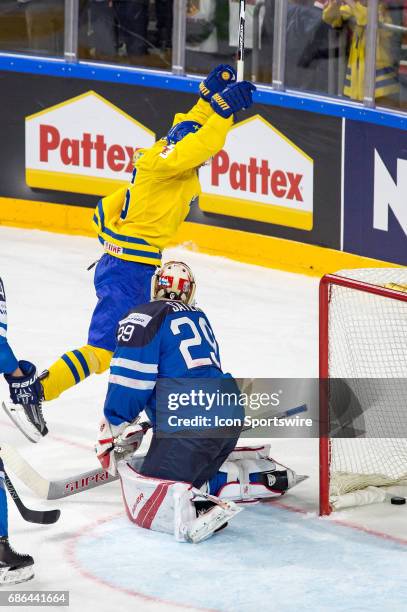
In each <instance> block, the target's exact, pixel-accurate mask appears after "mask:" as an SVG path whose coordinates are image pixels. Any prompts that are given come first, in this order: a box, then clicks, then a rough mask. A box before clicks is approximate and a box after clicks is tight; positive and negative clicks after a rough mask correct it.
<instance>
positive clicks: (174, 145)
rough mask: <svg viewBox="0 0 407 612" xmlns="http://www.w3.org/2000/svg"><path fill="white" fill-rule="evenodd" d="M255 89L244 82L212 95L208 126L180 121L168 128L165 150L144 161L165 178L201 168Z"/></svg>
mask: <svg viewBox="0 0 407 612" xmlns="http://www.w3.org/2000/svg"><path fill="white" fill-rule="evenodd" d="M255 89H256V87H255V86H254V85H253V84H252V83H250V82H248V81H242V82H240V83H234V84H233V85H230V86H229V87H227V88H226V89H225V90H224V91H222V92H221V93H216V94H215V95H213V96H212V98H211V107H212V109H213V110H214V111H215V112H214V113H213V114H212V116H211V117H210V118H209V119H208V120H207V122H206V123H205V125H203V126H202V125H200V124H199V123H198V122H191V121H183V122H181V123H178V124H177V125H175V126H174V127H173V128H172V129H171V130H170V131H169V133H168V135H167V138H166V140H167V145H166V146H164V147H163V149H162V151H161V152H160V153H159V154H158V155H155V156H154V158H153V159H151V158H149V157H147V156H146V160H145V162H146V163H151V166H150V169H151V170H152V171H154V172H155V173H156V175H157V176H163V177H169V176H174V175H177V174H182V173H183V172H185V171H186V170H190V169H193V168H198V167H199V166H200V165H202V164H203V163H205V162H206V161H208V159H210V158H211V157H212V156H213V155H215V154H216V153H218V152H219V151H220V150H221V149H222V147H223V145H224V144H225V140H226V136H227V133H228V131H229V129H230V128H231V126H232V124H233V115H234V114H235V113H237V112H238V111H240V110H243V109H247V108H250V106H251V105H252V104H253V97H252V95H253V91H255ZM185 134H186V135H185ZM142 163H143V160H142Z"/></svg>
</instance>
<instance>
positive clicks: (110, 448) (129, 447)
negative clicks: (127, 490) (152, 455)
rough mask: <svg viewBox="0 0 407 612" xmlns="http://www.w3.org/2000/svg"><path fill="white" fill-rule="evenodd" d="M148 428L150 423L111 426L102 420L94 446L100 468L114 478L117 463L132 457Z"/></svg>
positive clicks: (125, 422) (125, 423) (126, 423)
mask: <svg viewBox="0 0 407 612" xmlns="http://www.w3.org/2000/svg"><path fill="white" fill-rule="evenodd" d="M149 428H150V423H140V424H136V423H134V424H132V423H128V422H127V421H124V423H121V424H120V425H112V423H109V421H108V420H107V419H106V418H104V419H102V421H101V423H100V426H99V432H98V439H97V441H96V445H95V452H96V455H97V458H98V459H99V461H100V464H101V466H102V468H103V469H105V470H107V471H108V472H109V474H111V475H112V476H116V475H117V463H118V462H119V461H121V460H122V459H124V460H128V459H130V458H131V457H132V456H133V454H134V453H135V452H136V450H137V449H138V448H139V447H140V445H141V442H142V440H143V436H144V434H145V433H146V431H147V430H148V429H149Z"/></svg>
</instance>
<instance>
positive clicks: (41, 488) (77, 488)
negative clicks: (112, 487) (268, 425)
mask: <svg viewBox="0 0 407 612" xmlns="http://www.w3.org/2000/svg"><path fill="white" fill-rule="evenodd" d="M307 410H308V408H307V406H306V404H303V405H302V406H297V407H295V408H290V409H289V410H285V411H283V412H279V413H274V414H270V413H268V414H267V415H265V414H261V415H258V418H266V417H268V418H276V419H284V418H286V417H290V416H294V415H295V414H299V413H301V412H306V411H307ZM248 429H254V428H253V427H252V426H251V425H249V426H247V427H245V428H243V431H246V430H248ZM0 456H1V457H3V459H4V461H5V462H6V463H7V465H8V466H9V468H10V469H11V470H12V471H13V472H14V474H15V475H16V476H17V477H18V478H19V479H20V480H21V481H22V482H23V483H24V484H25V485H26V486H27V487H28V488H29V489H31V491H33V492H34V493H35V494H36V495H38V497H42V498H43V499H62V498H64V497H70V496H71V495H76V494H77V493H82V492H83V491H89V490H90V489H95V488H96V487H100V486H101V485H104V484H107V483H109V482H115V481H116V480H118V478H119V476H111V474H109V472H107V471H106V470H103V469H102V468H95V469H93V470H90V471H89V472H85V473H83V474H79V475H76V476H71V477H69V478H61V479H60V480H47V479H46V478H44V477H43V476H41V474H39V473H38V472H37V471H36V470H35V469H34V468H33V467H32V466H31V465H30V464H29V463H28V461H26V460H25V459H24V458H23V457H22V456H21V455H20V453H19V452H18V451H17V450H16V449H15V448H14V447H13V446H10V445H9V444H2V445H1V448H0ZM139 456H142V455H139Z"/></svg>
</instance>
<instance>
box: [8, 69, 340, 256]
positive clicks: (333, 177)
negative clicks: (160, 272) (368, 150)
mask: <svg viewBox="0 0 407 612" xmlns="http://www.w3.org/2000/svg"><path fill="white" fill-rule="evenodd" d="M0 76H1V78H2V86H3V88H2V91H3V93H4V97H5V104H4V108H5V112H4V113H3V114H2V116H0V129H1V132H2V135H3V138H2V141H1V142H0V163H1V164H2V167H3V170H4V181H3V183H2V186H1V188H0V197H9V198H15V199H21V200H35V201H42V202H52V203H61V204H69V205H74V206H75V205H77V206H85V207H94V206H95V205H96V203H97V200H98V197H100V196H103V195H107V194H108V193H112V191H114V190H115V189H117V188H118V187H120V186H122V185H123V184H124V183H126V182H128V181H129V180H130V177H131V170H132V163H131V159H132V151H133V150H134V149H135V148H143V147H149V146H151V145H152V144H153V142H154V141H155V139H156V138H159V137H162V136H164V135H165V134H166V133H167V132H168V130H169V128H170V127H171V125H172V122H173V119H174V116H175V114H176V113H178V112H186V111H188V110H189V109H190V108H191V107H192V106H193V104H194V103H195V102H196V100H197V97H196V95H194V94H189V93H184V92H176V91H171V90H168V89H164V88H163V89H159V88H147V87H141V86H132V85H126V84H117V83H108V82H103V81H95V80H93V81H86V80H84V79H74V78H58V77H51V76H46V75H38V74H18V73H12V72H3V73H0ZM163 81H164V76H163ZM341 121H342V120H341V119H339V118H337V117H329V116H322V115H316V114H313V113H308V112H304V111H299V110H295V109H288V108H280V107H274V106H270V105H266V104H255V105H253V108H252V109H250V111H247V112H244V113H240V114H239V116H238V120H237V122H236V123H235V125H234V126H233V128H232V130H231V131H230V133H229V135H228V138H227V141H226V143H225V146H224V148H223V150H222V151H220V152H219V153H218V154H217V155H216V156H215V157H214V159H213V160H212V164H211V165H208V166H205V167H203V168H201V169H200V170H199V172H200V180H201V185H202V196H201V197H200V199H199V202H195V203H194V204H193V205H192V206H191V212H190V215H189V217H188V220H190V221H194V222H196V223H203V224H206V225H213V226H217V227H222V228H230V229H238V230H242V231H246V232H251V233H257V234H262V235H265V236H275V237H279V238H286V239H289V240H296V241H300V242H305V243H308V244H316V245H320V246H326V247H330V248H334V249H335V248H339V247H340V215H341V199H340V190H341Z"/></svg>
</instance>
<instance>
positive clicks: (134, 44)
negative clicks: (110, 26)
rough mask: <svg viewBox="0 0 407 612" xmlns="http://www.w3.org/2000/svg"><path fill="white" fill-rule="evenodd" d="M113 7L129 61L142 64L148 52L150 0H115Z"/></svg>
mask: <svg viewBox="0 0 407 612" xmlns="http://www.w3.org/2000/svg"><path fill="white" fill-rule="evenodd" d="M113 7H114V11H115V16H116V19H117V24H118V29H119V36H120V39H121V40H122V41H123V42H124V43H125V45H126V52H127V59H128V62H129V64H135V65H140V64H141V65H142V64H143V63H144V62H145V56H146V54H147V28H148V20H149V0H113Z"/></svg>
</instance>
